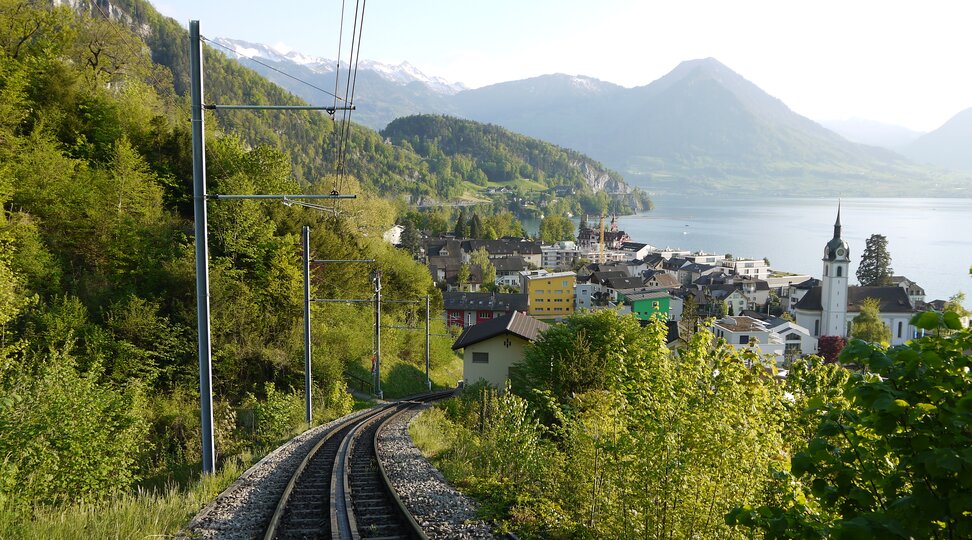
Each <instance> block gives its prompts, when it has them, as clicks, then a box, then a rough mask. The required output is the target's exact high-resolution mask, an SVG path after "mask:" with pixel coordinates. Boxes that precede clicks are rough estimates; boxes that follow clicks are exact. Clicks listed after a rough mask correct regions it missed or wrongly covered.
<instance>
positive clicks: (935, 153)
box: [903, 108, 972, 171]
mask: <svg viewBox="0 0 972 540" xmlns="http://www.w3.org/2000/svg"><path fill="white" fill-rule="evenodd" d="M903 152H904V154H905V155H906V156H908V157H910V158H911V159H913V160H915V161H917V162H919V163H930V164H932V165H936V166H938V167H945V168H948V169H953V170H958V171H972V108H969V109H965V110H964V111H962V112H960V113H958V114H956V115H955V116H953V117H952V118H951V119H950V120H949V121H948V122H945V124H944V125H942V127H940V128H938V129H936V130H935V131H932V132H931V133H928V134H926V135H923V136H922V137H920V138H919V139H918V140H916V141H915V142H913V143H911V144H910V145H908V147H907V148H905V149H904V150H903Z"/></svg>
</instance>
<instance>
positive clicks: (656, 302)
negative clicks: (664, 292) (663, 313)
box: [651, 300, 661, 309]
mask: <svg viewBox="0 0 972 540" xmlns="http://www.w3.org/2000/svg"><path fill="white" fill-rule="evenodd" d="M651 309H661V304H659V303H658V300H655V301H654V302H652V303H651Z"/></svg>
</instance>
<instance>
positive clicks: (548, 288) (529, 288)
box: [520, 271, 577, 318]
mask: <svg viewBox="0 0 972 540" xmlns="http://www.w3.org/2000/svg"><path fill="white" fill-rule="evenodd" d="M576 280H577V274H575V273H573V272H544V273H540V271H537V272H533V271H530V272H521V273H520V292H521V293H526V294H527V296H528V302H529V306H530V307H529V312H528V313H529V315H531V316H533V317H544V318H561V317H567V316H568V315H573V313H574V283H575V282H576Z"/></svg>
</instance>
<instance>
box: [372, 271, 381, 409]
mask: <svg viewBox="0 0 972 540" xmlns="http://www.w3.org/2000/svg"><path fill="white" fill-rule="evenodd" d="M371 275H372V277H373V278H374V281H375V365H374V368H375V369H374V371H375V395H376V396H378V399H382V397H383V396H382V394H381V270H375V271H374V272H373V273H372V274H371Z"/></svg>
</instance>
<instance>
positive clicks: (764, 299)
mask: <svg viewBox="0 0 972 540" xmlns="http://www.w3.org/2000/svg"><path fill="white" fill-rule="evenodd" d="M404 229H405V227H403V226H402V225H396V226H395V227H394V228H393V229H391V230H389V231H388V232H387V233H386V234H385V239H386V240H387V241H389V242H391V243H393V244H396V245H401V244H402V233H403V232H404ZM639 240H640V239H638V240H636V239H633V238H631V237H630V236H629V235H628V234H627V233H626V232H625V231H623V230H620V229H619V228H618V225H617V219H616V217H612V218H611V220H610V223H609V224H608V223H605V220H604V218H603V217H602V218H601V221H600V226H588V225H587V220H586V218H585V219H583V220H581V223H580V224H579V229H578V232H577V236H576V240H575V241H567V240H565V241H559V242H553V243H544V242H542V241H540V240H538V239H529V238H518V237H504V238H501V239H495V240H483V239H476V238H462V237H459V236H457V235H455V234H453V233H440V234H437V235H424V234H423V235H421V237H420V243H419V245H418V249H417V250H415V252H414V253H413V255H415V256H416V258H418V259H419V260H420V261H421V262H423V263H424V264H425V265H426V266H427V267H428V269H429V272H430V273H431V275H432V278H433V281H434V282H435V283H436V284H437V285H438V286H439V287H440V288H441V289H442V290H443V294H442V296H443V311H444V313H443V317H444V320H445V321H446V322H447V324H448V325H449V326H450V327H453V328H454V329H456V330H457V331H459V330H461V331H462V335H460V337H459V338H458V340H457V341H456V344H455V346H454V349H467V350H466V354H465V362H464V367H465V377H466V380H467V382H473V381H474V380H478V379H479V378H483V379H485V380H487V381H488V382H489V383H490V384H492V385H494V386H496V387H500V388H502V386H503V385H504V384H505V380H506V378H507V374H508V370H509V367H510V365H511V364H513V363H516V362H517V361H518V360H519V359H520V358H521V357H522V347H523V345H524V344H526V343H527V342H531V341H534V340H536V339H537V338H538V337H539V334H540V332H541V331H542V330H543V329H544V328H546V327H547V325H548V323H554V322H557V321H560V320H562V319H564V318H565V317H569V316H570V315H573V314H574V313H580V312H584V311H596V310H602V309H612V310H617V311H618V312H619V313H620V314H629V313H630V314H633V315H634V316H635V317H636V318H637V319H638V320H639V321H640V322H641V323H642V325H645V324H648V322H649V321H651V320H652V319H654V318H660V319H661V320H663V321H664V322H665V324H666V326H667V329H668V335H667V344H668V346H669V347H670V348H678V347H679V346H680V345H682V344H684V343H685V342H686V339H687V337H688V336H689V335H691V334H692V333H694V331H695V330H696V329H697V326H698V324H700V322H701V321H703V320H710V321H712V322H711V328H710V329H711V331H712V333H713V335H714V336H715V337H716V338H721V339H725V341H726V342H727V343H728V344H730V345H732V346H733V347H735V348H737V349H746V348H750V347H751V348H753V349H754V350H755V351H756V352H757V353H759V354H760V355H761V356H763V357H766V358H769V359H772V361H774V362H775V364H776V367H777V369H778V371H777V372H778V374H779V375H780V376H785V374H786V370H787V368H788V367H789V365H790V364H791V363H792V362H793V361H794V360H796V359H798V358H801V357H803V356H806V355H810V354H819V355H823V356H825V357H827V358H828V359H829V360H831V361H832V360H834V357H835V356H836V352H839V348H838V349H836V350H833V348H832V346H829V345H828V344H825V343H822V341H826V340H827V339H832V338H833V337H837V338H840V340H841V343H843V342H845V341H846V338H848V337H850V335H851V330H852V320H853V319H854V317H856V316H858V315H859V314H860V312H861V309H862V307H863V306H864V305H865V304H866V303H870V304H871V305H873V306H875V307H876V308H877V312H878V315H879V317H880V320H881V321H882V322H883V324H884V326H885V327H886V329H887V331H888V332H889V335H890V338H889V340H888V343H889V344H890V345H901V344H903V343H905V342H906V341H908V340H909V339H912V338H914V337H917V336H919V335H922V332H923V331H922V330H920V329H917V328H916V327H914V326H913V325H912V324H911V319H912V317H913V316H914V315H915V314H916V313H919V312H922V311H927V310H932V311H939V312H941V311H943V310H944V309H946V304H947V302H946V301H945V300H930V301H928V300H926V298H925V291H924V290H923V289H922V287H921V286H920V285H919V284H918V283H915V282H914V281H912V280H910V279H908V278H907V277H906V276H892V277H890V279H889V280H886V282H887V284H885V285H880V286H855V285H850V284H849V264H850V262H851V257H852V255H851V254H852V252H853V251H856V250H854V249H853V248H851V247H850V246H848V244H847V242H846V241H845V240H844V239H843V238H842V237H841V225H840V216H839V210H838V216H837V221H836V223H835V225H834V235H833V237H832V238H830V239H826V238H821V239H819V241H820V243H821V244H823V245H824V250H823V253H824V256H823V259H822V269H821V273H820V275H817V276H812V275H806V274H795V273H789V272H785V271H781V270H777V269H773V268H771V267H770V265H769V260H768V258H760V259H757V258H746V257H734V256H733V255H732V254H729V253H726V254H722V255H720V254H714V253H703V252H698V251H695V252H693V251H690V250H684V249H679V248H671V247H664V248H662V247H657V246H653V245H651V244H648V243H645V242H642V241H639ZM857 249H858V250H860V249H862V248H861V247H858V248H857ZM966 325H968V320H967V317H965V319H964V320H963V326H966ZM511 336H514V338H515V339H516V342H517V346H516V347H512V348H511V344H510V343H511V342H510V337H511ZM821 338H824V339H821ZM494 340H495V341H502V342H504V344H503V346H502V347H492V346H490V343H491V342H492V341H494ZM504 348H505V349H506V351H504ZM473 349H475V350H473ZM480 349H482V350H480ZM490 353H492V354H491V356H492V357H493V358H490Z"/></svg>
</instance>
